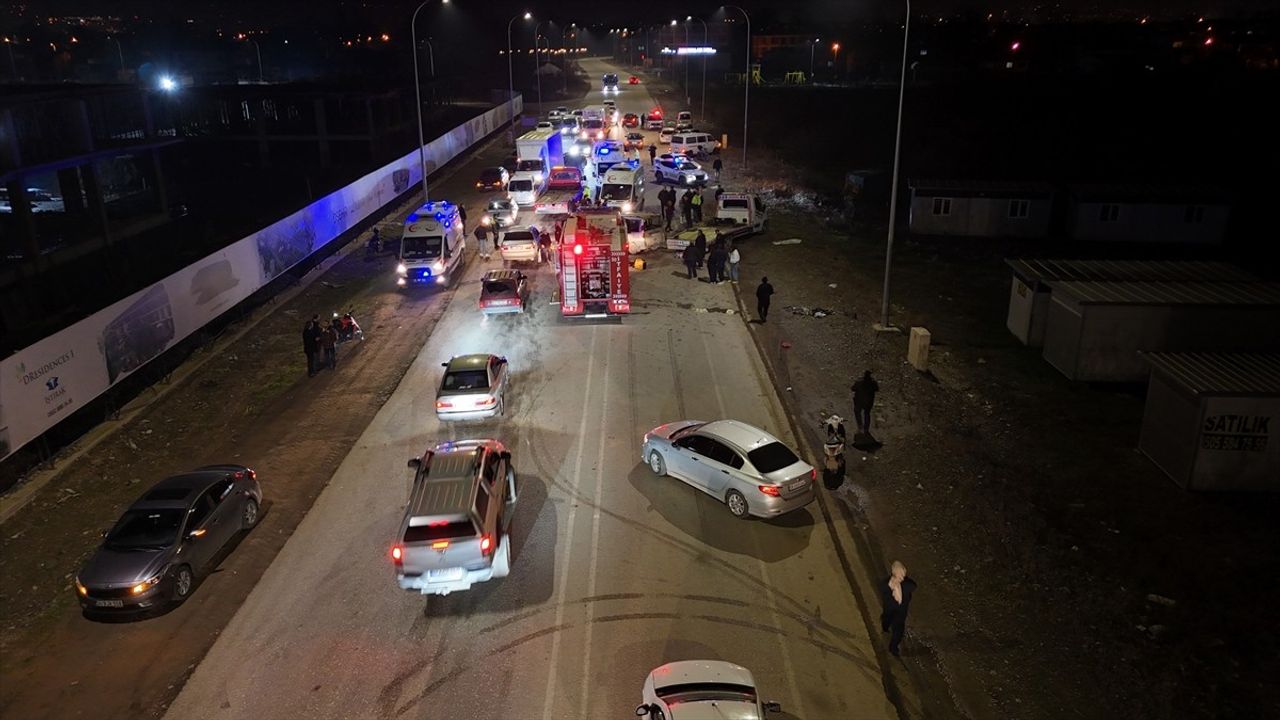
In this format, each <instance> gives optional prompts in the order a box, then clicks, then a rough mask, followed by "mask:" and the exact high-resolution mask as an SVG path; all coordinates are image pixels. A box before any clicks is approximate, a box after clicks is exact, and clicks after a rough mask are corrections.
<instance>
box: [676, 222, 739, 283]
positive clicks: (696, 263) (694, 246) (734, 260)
mask: <svg viewBox="0 0 1280 720" xmlns="http://www.w3.org/2000/svg"><path fill="white" fill-rule="evenodd" d="M680 259H681V260H683V261H684V266H685V268H687V269H688V271H689V279H690V280H696V279H697V278H698V268H700V267H702V265H703V263H706V266H707V281H708V282H710V283H713V284H717V285H718V284H720V283H722V282H724V281H725V280H729V281H730V282H735V283H736V282H738V263H739V262H741V261H742V254H741V253H739V252H738V248H737V247H736V246H734V245H732V244H729V243H726V242H725V241H724V238H716V241H715V243H714V244H712V245H711V248H710V250H708V248H707V236H706V235H705V234H704V233H703V232H702V231H701V230H699V231H698V236H697V237H696V238H694V240H693V242H691V243H689V244H688V245H687V246H686V247H685V249H684V252H683V253H681V255H680ZM726 269H727V270H728V274H727V275H726V274H725V270H726Z"/></svg>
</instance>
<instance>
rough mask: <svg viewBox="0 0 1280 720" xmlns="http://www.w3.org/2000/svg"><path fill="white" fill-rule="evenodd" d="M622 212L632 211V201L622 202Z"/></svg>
mask: <svg viewBox="0 0 1280 720" xmlns="http://www.w3.org/2000/svg"><path fill="white" fill-rule="evenodd" d="M622 212H631V203H630V202H624V203H622Z"/></svg>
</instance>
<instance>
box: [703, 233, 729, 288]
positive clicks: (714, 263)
mask: <svg viewBox="0 0 1280 720" xmlns="http://www.w3.org/2000/svg"><path fill="white" fill-rule="evenodd" d="M728 259H729V254H728V253H726V252H725V251H724V244H723V243H719V242H717V243H716V244H715V245H713V246H712V247H711V255H710V256H709V257H708V258H707V272H708V273H709V274H710V276H711V282H712V284H715V285H719V284H720V283H722V282H724V264H725V262H726V261H727V260H728Z"/></svg>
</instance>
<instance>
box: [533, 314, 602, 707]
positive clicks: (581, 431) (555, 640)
mask: <svg viewBox="0 0 1280 720" xmlns="http://www.w3.org/2000/svg"><path fill="white" fill-rule="evenodd" d="M597 327H599V326H597V325H592V326H591V350H590V351H589V352H588V353H587V381H586V382H585V383H583V392H582V422H581V423H579V425H578V463H577V465H576V466H575V467H574V470H573V489H574V490H575V491H577V489H578V484H579V482H581V480H582V450H583V447H582V445H583V438H585V437H586V436H587V409H588V408H590V407H591V376H592V374H594V370H595V366H596V328H597ZM549 481H550V478H548V482H549ZM567 502H568V503H569V517H568V519H567V520H566V523H567V526H566V528H567V531H566V532H565V533H564V548H565V550H564V563H563V564H562V565H561V566H560V582H558V583H556V586H555V592H553V593H552V595H551V601H552V602H554V603H556V623H555V625H554V626H553V627H555V628H559V627H560V626H561V625H564V607H565V603H564V591H565V587H566V586H567V585H568V583H569V560H570V559H571V555H572V554H573V527H574V520H575V519H576V518H577V515H578V503H577V502H575V501H574V499H573V498H572V497H569V498H567ZM561 634H562V633H561V632H560V631H559V630H556V631H555V632H553V633H552V634H551V659H550V664H549V666H548V667H547V692H546V694H545V695H544V696H543V698H542V718H543V720H552V716H551V715H552V713H551V709H552V707H553V706H552V704H551V699H552V695H554V694H555V687H556V666H557V665H558V664H559V659H560V635H561Z"/></svg>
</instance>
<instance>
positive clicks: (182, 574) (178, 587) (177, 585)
mask: <svg viewBox="0 0 1280 720" xmlns="http://www.w3.org/2000/svg"><path fill="white" fill-rule="evenodd" d="M195 584H196V578H195V575H193V574H192V573H191V568H189V567H187V566H186V565H183V566H181V567H179V568H178V569H177V570H175V571H174V573H173V601H174V602H175V603H180V602H182V601H184V600H186V599H187V598H188V597H189V596H190V595H191V588H193V587H194V586H195Z"/></svg>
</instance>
